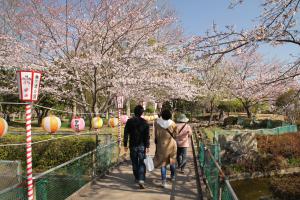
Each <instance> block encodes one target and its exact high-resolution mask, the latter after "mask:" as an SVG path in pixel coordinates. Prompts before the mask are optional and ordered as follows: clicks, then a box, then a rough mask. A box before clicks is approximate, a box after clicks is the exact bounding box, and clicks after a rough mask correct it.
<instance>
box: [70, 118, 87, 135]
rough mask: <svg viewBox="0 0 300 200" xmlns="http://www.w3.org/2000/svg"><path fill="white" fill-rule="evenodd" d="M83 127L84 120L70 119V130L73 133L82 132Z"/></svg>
mask: <svg viewBox="0 0 300 200" xmlns="http://www.w3.org/2000/svg"><path fill="white" fill-rule="evenodd" d="M84 127H85V122H84V119H82V118H80V117H78V118H74V119H72V121H71V128H72V129H73V130H74V131H76V132H80V131H82V130H84Z"/></svg>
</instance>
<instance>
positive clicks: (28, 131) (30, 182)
mask: <svg viewBox="0 0 300 200" xmlns="http://www.w3.org/2000/svg"><path fill="white" fill-rule="evenodd" d="M31 107H32V103H29V104H27V105H26V108H25V109H26V112H25V113H26V164H27V187H28V193H27V196H28V200H33V179H32V148H31V143H32V139H31Z"/></svg>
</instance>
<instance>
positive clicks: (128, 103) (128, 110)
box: [126, 99, 131, 117]
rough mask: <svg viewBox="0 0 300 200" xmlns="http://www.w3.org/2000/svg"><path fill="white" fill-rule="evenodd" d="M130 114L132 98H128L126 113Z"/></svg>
mask: <svg viewBox="0 0 300 200" xmlns="http://www.w3.org/2000/svg"><path fill="white" fill-rule="evenodd" d="M130 114H131V113H130V99H128V100H127V102H126V115H127V116H128V117H130Z"/></svg>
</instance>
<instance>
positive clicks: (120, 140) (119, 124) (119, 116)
mask: <svg viewBox="0 0 300 200" xmlns="http://www.w3.org/2000/svg"><path fill="white" fill-rule="evenodd" d="M121 142H122V138H121V109H120V108H119V109H118V144H119V147H121V144H122V143H121Z"/></svg>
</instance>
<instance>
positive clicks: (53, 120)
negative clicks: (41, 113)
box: [42, 116, 61, 133]
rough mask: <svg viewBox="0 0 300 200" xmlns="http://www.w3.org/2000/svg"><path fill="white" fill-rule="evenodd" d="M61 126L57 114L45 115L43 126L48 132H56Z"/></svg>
mask: <svg viewBox="0 0 300 200" xmlns="http://www.w3.org/2000/svg"><path fill="white" fill-rule="evenodd" d="M60 126H61V121H60V119H59V118H58V117H56V116H49V117H45V118H44V119H43V121H42V127H43V129H44V130H45V131H47V132H48V133H55V132H56V131H58V129H59V128H60Z"/></svg>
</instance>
